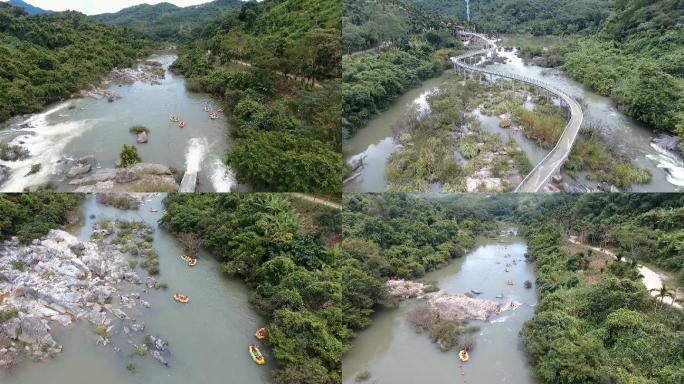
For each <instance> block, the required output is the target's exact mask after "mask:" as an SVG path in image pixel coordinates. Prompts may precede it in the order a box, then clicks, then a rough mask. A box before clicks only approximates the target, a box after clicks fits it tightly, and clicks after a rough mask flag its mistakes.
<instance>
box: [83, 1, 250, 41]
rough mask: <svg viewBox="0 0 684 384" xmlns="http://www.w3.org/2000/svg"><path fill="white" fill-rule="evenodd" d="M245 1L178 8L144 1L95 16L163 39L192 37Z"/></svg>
mask: <svg viewBox="0 0 684 384" xmlns="http://www.w3.org/2000/svg"><path fill="white" fill-rule="evenodd" d="M243 3H244V2H243V1H242V0H216V1H212V2H210V3H206V4H200V5H195V6H191V7H184V8H181V7H178V6H175V5H173V4H171V3H159V4H155V5H150V4H140V5H136V6H133V7H129V8H124V9H122V10H121V11H119V12H116V13H104V14H101V15H95V16H93V19H95V20H98V21H103V22H106V23H112V24H119V25H122V26H124V27H126V28H131V29H133V30H135V31H138V32H141V33H145V34H147V35H150V36H152V37H155V38H159V39H163V40H173V39H178V38H183V37H188V36H189V35H190V34H191V33H192V31H193V30H195V29H196V28H201V27H203V26H204V25H206V24H207V23H209V22H211V21H212V20H214V19H215V18H216V17H218V16H219V15H220V14H221V13H223V12H226V11H229V10H233V9H236V8H239V7H240V6H241V5H242V4H243Z"/></svg>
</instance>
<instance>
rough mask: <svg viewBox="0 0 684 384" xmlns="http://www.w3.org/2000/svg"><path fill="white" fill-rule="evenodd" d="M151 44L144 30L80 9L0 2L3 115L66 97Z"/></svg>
mask: <svg viewBox="0 0 684 384" xmlns="http://www.w3.org/2000/svg"><path fill="white" fill-rule="evenodd" d="M150 48H151V46H150V44H149V42H148V41H147V40H145V39H143V38H142V37H141V36H138V35H137V34H135V33H133V32H131V31H126V30H124V29H123V28H121V27H116V26H111V25H106V24H102V23H97V22H94V21H92V20H91V19H89V18H88V17H87V16H85V15H83V14H81V13H78V12H63V13H53V14H48V15H36V16H30V15H28V14H27V13H26V12H24V11H22V10H21V9H19V8H16V7H12V6H9V5H7V4H5V3H0V121H3V120H6V119H8V118H9V117H12V116H14V115H17V114H23V113H31V112H36V111H38V110H40V109H41V108H43V107H44V106H45V105H46V104H48V103H52V102H55V101H58V100H61V99H63V98H66V97H68V96H69V95H70V94H72V93H74V92H76V91H78V90H80V89H81V88H83V87H85V86H86V85H88V84H89V83H91V82H93V81H96V80H98V79H99V78H100V77H101V76H103V75H104V74H106V73H107V72H109V71H110V70H111V69H113V68H114V67H127V66H130V65H131V64H133V62H134V61H135V60H136V59H137V58H139V57H142V56H144V55H145V54H147V53H148V52H149V50H150Z"/></svg>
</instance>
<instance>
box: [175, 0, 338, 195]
mask: <svg viewBox="0 0 684 384" xmlns="http://www.w3.org/2000/svg"><path fill="white" fill-rule="evenodd" d="M339 31H340V6H339V3H338V2H336V1H335V0H285V1H276V0H267V1H263V2H248V3H245V4H244V5H243V6H242V7H241V8H240V10H239V11H235V12H229V13H226V14H224V15H223V16H221V17H219V18H218V19H216V20H215V21H213V22H212V23H210V24H209V25H207V26H206V27H205V28H204V29H203V30H202V31H201V32H199V33H198V35H197V37H196V38H195V39H194V40H192V41H191V42H189V43H188V44H186V45H184V46H183V47H181V52H180V55H179V58H178V60H177V61H176V62H175V63H174V65H173V68H174V69H175V70H177V71H179V72H181V73H183V74H185V75H186V76H187V77H188V84H189V87H191V88H192V89H194V90H203V91H207V92H210V93H212V94H215V95H217V96H219V97H222V98H223V99H224V100H225V103H226V106H227V111H228V112H229V114H230V119H231V123H232V127H231V134H232V136H233V137H234V138H236V139H237V142H236V144H235V145H234V146H233V147H232V149H231V150H230V151H229V153H228V155H227V157H226V160H227V163H228V164H229V165H230V166H231V167H232V168H233V169H234V170H235V171H236V173H237V177H238V179H239V180H240V181H242V182H247V183H249V184H251V185H253V186H254V187H255V188H261V189H268V190H274V191H282V190H288V191H293V190H297V191H325V192H336V191H340V190H341V180H340V178H341V176H340V175H341V170H342V165H343V164H342V157H341V154H340V145H341V133H340V115H341V109H340V108H341V92H340V86H339V77H340V74H341V66H340V36H339Z"/></svg>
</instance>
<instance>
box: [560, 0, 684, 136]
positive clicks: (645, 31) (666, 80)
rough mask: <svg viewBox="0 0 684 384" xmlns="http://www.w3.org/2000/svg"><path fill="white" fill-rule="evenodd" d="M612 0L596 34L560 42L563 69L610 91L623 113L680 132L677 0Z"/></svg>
mask: <svg viewBox="0 0 684 384" xmlns="http://www.w3.org/2000/svg"><path fill="white" fill-rule="evenodd" d="M615 4H616V9H615V12H613V13H612V14H611V16H610V17H609V18H608V19H607V20H606V22H605V23H604V24H603V26H602V28H601V31H600V32H599V33H598V34H597V35H595V36H592V37H591V38H585V39H582V40H579V41H577V42H576V43H572V44H571V45H570V46H569V47H568V48H566V51H567V52H568V53H567V54H566V55H565V58H564V59H565V63H564V70H565V71H566V72H567V73H568V74H569V75H570V76H572V77H573V78H575V79H577V80H579V81H581V82H582V83H584V84H585V85H587V86H589V87H590V88H592V89H594V90H596V91H597V92H598V93H600V94H602V95H605V96H610V97H611V98H612V99H613V100H615V102H616V103H617V105H618V106H619V107H620V109H621V110H622V111H624V112H625V113H626V114H627V115H629V116H631V117H634V118H635V119H637V120H639V121H642V122H644V123H647V124H649V125H650V126H652V127H654V128H656V129H659V130H664V131H669V132H675V133H677V134H678V135H680V136H684V85H683V84H684V22H682V20H683V19H684V7H683V6H682V3H681V1H678V0H658V1H654V2H644V1H624V0H620V1H616V2H615ZM681 147H682V148H684V144H682V146H681Z"/></svg>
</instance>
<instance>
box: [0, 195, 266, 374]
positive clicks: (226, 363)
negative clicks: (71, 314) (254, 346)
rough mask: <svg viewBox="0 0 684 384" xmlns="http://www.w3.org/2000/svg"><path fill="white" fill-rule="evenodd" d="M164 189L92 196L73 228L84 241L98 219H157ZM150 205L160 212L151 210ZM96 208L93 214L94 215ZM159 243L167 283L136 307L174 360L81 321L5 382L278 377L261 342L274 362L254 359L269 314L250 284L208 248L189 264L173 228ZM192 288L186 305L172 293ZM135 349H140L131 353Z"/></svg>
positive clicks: (160, 232)
mask: <svg viewBox="0 0 684 384" xmlns="http://www.w3.org/2000/svg"><path fill="white" fill-rule="evenodd" d="M162 198H163V195H158V196H156V197H148V199H147V201H146V204H145V205H143V206H141V208H140V210H138V211H121V210H118V209H115V208H111V207H105V206H102V205H100V204H98V203H97V202H96V201H95V197H94V196H88V197H87V200H86V202H85V203H84V205H83V215H84V221H85V222H84V224H83V225H82V226H79V227H77V228H73V229H72V230H71V231H72V232H73V233H74V234H76V235H78V236H79V237H80V238H82V239H83V240H86V239H88V238H89V237H90V233H91V227H92V223H93V222H94V221H97V220H100V219H104V218H106V219H110V220H111V219H116V218H122V219H128V220H141V219H142V220H144V221H146V222H147V223H150V224H155V223H156V221H157V220H158V219H159V218H160V217H161V211H162V202H161V201H162ZM149 208H157V209H158V210H159V211H158V212H156V213H152V212H150V211H149ZM90 215H94V217H93V218H91V217H90ZM152 244H153V246H154V248H155V249H156V250H157V252H158V253H159V255H160V257H159V259H160V260H159V261H160V271H161V273H160V275H159V280H160V281H161V282H165V283H167V284H168V285H169V288H168V290H158V291H155V290H152V291H151V292H150V293H149V294H144V295H145V298H146V300H148V301H149V302H150V304H151V308H150V309H145V310H143V311H140V312H139V313H135V314H134V315H135V316H136V318H139V319H141V320H143V321H145V323H146V329H145V331H146V332H150V333H153V334H159V335H161V336H162V337H164V338H165V339H168V341H169V349H170V350H171V358H170V359H169V363H170V364H169V367H164V366H163V365H161V364H160V363H159V362H157V361H155V360H154V359H152V358H150V357H149V356H148V357H146V358H140V357H138V356H137V355H135V353H131V349H130V347H129V346H128V345H127V344H126V342H125V341H124V340H122V339H121V338H120V337H117V336H114V337H113V338H112V341H113V342H114V343H115V344H117V345H119V346H120V347H121V352H119V353H116V352H114V351H113V350H112V348H111V346H109V347H106V348H105V347H102V346H98V345H96V343H95V342H96V340H97V336H96V335H95V334H94V332H93V327H92V326H91V325H89V324H84V323H83V322H76V323H74V324H72V325H71V326H70V327H68V328H66V329H60V330H55V332H54V336H55V340H56V341H57V342H58V343H59V344H61V345H62V346H63V347H64V350H63V352H62V353H61V354H60V355H59V356H57V357H56V358H55V359H52V360H47V361H43V362H24V363H22V364H21V365H20V366H19V367H18V368H16V369H14V370H11V371H4V372H3V371H0V382H1V383H3V384H34V383H83V382H96V383H99V384H120V383H141V384H142V383H145V384H162V383H163V384H186V383H224V382H230V383H250V384H252V383H254V384H267V383H272V380H271V367H272V366H273V358H272V357H271V356H270V355H269V353H268V351H267V350H264V348H262V352H263V353H264V355H265V357H266V360H267V363H266V365H265V366H258V365H256V364H254V362H252V360H251V358H250V357H249V354H248V352H247V346H248V345H249V344H250V343H254V342H255V341H256V339H255V337H254V332H255V330H256V328H257V327H258V326H260V325H261V324H263V320H262V319H261V317H260V316H259V315H257V314H256V313H255V312H254V311H253V310H252V309H251V307H250V304H249V303H248V298H249V291H248V289H247V288H246V287H245V285H244V284H243V283H242V282H241V281H239V280H237V279H230V278H226V277H225V275H223V274H222V272H221V267H220V264H219V263H218V261H216V260H215V259H214V258H213V257H212V256H211V255H209V254H207V253H205V252H202V253H200V255H199V262H198V264H197V266H195V267H193V268H189V267H188V266H187V265H186V264H185V263H184V262H183V260H181V259H180V254H181V252H182V250H183V248H182V246H181V245H180V244H179V243H178V242H177V241H176V240H175V239H174V238H173V237H172V236H171V235H170V234H169V233H168V232H166V231H164V230H161V229H159V228H157V230H156V231H155V233H154V241H153V243H152ZM176 291H180V292H182V293H184V294H187V295H188V296H189V297H190V298H191V301H190V303H189V304H186V305H181V304H179V303H176V302H175V301H174V300H173V299H172V295H173V292H176ZM132 355H133V356H132ZM129 361H134V362H135V363H136V364H137V366H138V368H137V371H136V372H135V373H130V372H129V371H128V370H127V368H126V365H127V364H128V362H129Z"/></svg>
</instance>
